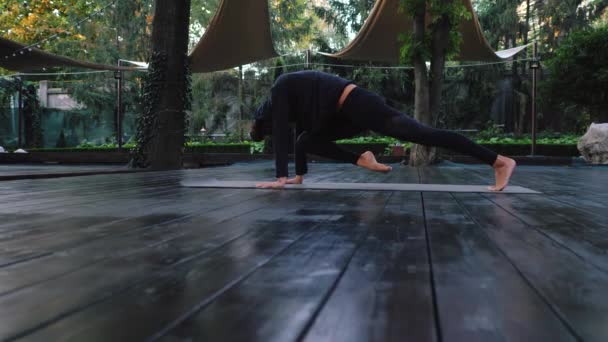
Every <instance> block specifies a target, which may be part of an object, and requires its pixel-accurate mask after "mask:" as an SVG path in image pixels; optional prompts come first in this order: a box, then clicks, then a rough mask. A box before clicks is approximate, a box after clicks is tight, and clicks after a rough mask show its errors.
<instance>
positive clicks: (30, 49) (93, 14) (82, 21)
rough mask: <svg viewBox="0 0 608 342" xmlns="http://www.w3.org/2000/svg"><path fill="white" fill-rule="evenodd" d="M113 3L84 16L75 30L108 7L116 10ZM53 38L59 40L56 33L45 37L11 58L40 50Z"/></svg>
mask: <svg viewBox="0 0 608 342" xmlns="http://www.w3.org/2000/svg"><path fill="white" fill-rule="evenodd" d="M115 3H116V0H112V2H110V3H108V4H106V5H105V6H103V7H102V8H100V9H98V10H96V11H94V12H93V13H91V14H89V15H88V16H86V17H85V18H84V19H82V20H80V21H78V22H77V23H76V28H77V29H80V27H81V24H82V23H84V22H92V19H91V18H92V17H93V16H95V15H104V14H105V12H104V10H105V9H106V8H108V7H112V8H116V6H115V5H116V4H115ZM67 32H68V33H67V34H68V35H69V34H71V33H69V31H67ZM55 38H59V34H57V33H56V34H54V35H52V36H49V37H47V38H46V39H43V40H41V41H38V42H36V43H33V44H30V45H27V46H24V47H22V48H20V49H17V50H15V51H14V53H13V57H17V54H21V55H23V54H24V53H25V52H26V51H27V52H31V51H33V49H34V48H36V49H40V47H41V46H42V44H43V43H46V42H48V41H50V40H51V39H55ZM9 58H10V55H6V56H4V59H9Z"/></svg>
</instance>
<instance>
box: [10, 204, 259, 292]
mask: <svg viewBox="0 0 608 342" xmlns="http://www.w3.org/2000/svg"><path fill="white" fill-rule="evenodd" d="M269 195H270V194H263V195H259V196H254V197H251V198H248V199H245V200H242V201H239V202H236V203H234V204H231V205H238V204H241V203H245V202H247V201H249V200H253V199H258V198H259V197H267V196H269ZM222 207H223V206H220V207H213V208H209V209H208V210H205V211H202V212H198V211H196V209H193V210H191V211H189V212H187V213H185V214H184V215H182V216H179V217H176V218H172V219H169V220H166V221H162V222H159V223H154V224H151V225H147V226H142V227H139V228H134V229H129V230H126V231H123V232H121V233H118V234H114V235H112V234H107V235H103V236H100V237H98V238H95V239H91V240H88V241H86V242H84V243H77V244H76V243H74V244H71V245H67V246H63V247H61V249H58V250H55V251H52V252H47V253H45V255H41V256H39V257H37V258H45V257H47V256H51V255H53V254H56V253H60V252H64V251H67V250H70V249H73V248H79V247H82V246H85V245H88V244H90V243H95V242H99V241H103V240H105V239H109V238H113V237H121V236H124V235H127V234H131V233H137V232H139V231H143V230H149V229H156V228H158V227H159V226H162V225H166V224H174V223H179V222H180V221H185V220H187V219H189V218H192V217H195V216H197V215H200V214H204V213H209V212H212V211H214V210H217V209H218V208H222ZM258 209H260V208H258ZM258 209H255V210H258ZM255 210H252V211H255ZM252 211H249V212H252ZM249 212H247V213H249ZM247 213H243V214H240V215H237V216H234V217H232V218H236V217H239V216H242V215H244V214H247ZM136 217H141V216H133V217H127V218H125V219H119V220H115V221H112V222H109V223H102V224H94V225H91V226H88V227H86V228H93V227H95V228H104V227H106V226H111V225H113V224H117V223H120V222H123V221H128V220H131V219H134V218H136ZM232 218H231V219H232ZM223 221H225V220H222V221H220V222H223ZM28 261H30V258H26V259H19V260H15V261H13V262H11V263H10V264H9V265H4V264H1V265H0V268H2V267H5V266H13V265H16V264H19V263H23V262H28ZM4 294H5V293H0V297H1V296H3V295H4Z"/></svg>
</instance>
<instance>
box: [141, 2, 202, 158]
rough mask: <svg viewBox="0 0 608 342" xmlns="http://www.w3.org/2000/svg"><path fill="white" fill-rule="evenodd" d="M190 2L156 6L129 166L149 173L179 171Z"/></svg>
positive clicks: (187, 94) (186, 103)
mask: <svg viewBox="0 0 608 342" xmlns="http://www.w3.org/2000/svg"><path fill="white" fill-rule="evenodd" d="M189 22H190V0H156V6H155V11H154V21H153V29H152V57H151V60H150V67H149V72H148V75H147V76H146V84H145V90H144V92H145V94H144V101H145V106H146V107H145V110H144V113H143V117H142V118H141V120H140V122H139V127H138V132H137V148H136V150H135V154H134V159H133V162H132V165H134V166H138V167H147V168H150V169H155V170H162V169H178V168H181V166H182V152H183V146H184V133H185V111H186V110H187V109H188V107H189V103H190V92H189V88H190V87H189V84H190V70H189V66H188V59H187V58H188V56H187V53H188V28H189Z"/></svg>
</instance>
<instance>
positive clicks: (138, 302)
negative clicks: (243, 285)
mask: <svg viewBox="0 0 608 342" xmlns="http://www.w3.org/2000/svg"><path fill="white" fill-rule="evenodd" d="M314 226H315V225H314V223H311V222H305V223H301V224H296V225H291V226H287V225H285V224H284V223H283V222H280V221H275V222H274V223H272V222H268V223H264V224H260V225H258V227H257V228H256V229H255V230H254V231H252V233H251V234H249V235H247V236H243V237H242V238H240V239H236V240H234V241H232V242H229V243H228V244H226V245H224V246H223V248H221V249H218V250H216V251H215V252H212V253H209V254H207V255H204V256H201V258H199V259H197V260H195V261H193V262H191V263H188V264H183V265H180V266H179V267H176V268H174V269H172V270H170V271H167V272H163V273H160V274H156V275H154V277H150V279H148V280H147V281H146V282H143V283H140V284H138V285H137V286H135V287H133V288H132V289H131V290H130V291H128V292H126V293H124V294H120V295H117V296H115V297H113V298H112V300H109V301H106V302H103V303H100V304H99V305H96V306H95V307H93V308H90V309H86V310H83V311H82V312H80V313H79V314H77V315H72V316H69V317H67V318H66V319H63V320H60V321H57V322H55V323H53V324H51V325H49V326H48V327H46V328H45V329H41V330H38V331H36V332H34V333H33V334H31V335H28V336H27V338H28V339H32V340H41V341H55V340H63V341H82V340H86V341H95V340H98V341H141V340H144V339H145V338H146V337H148V336H150V335H151V334H153V333H154V332H155V331H157V330H158V329H160V328H161V327H162V326H163V325H165V324H167V323H168V322H170V321H171V320H173V319H175V318H176V317H178V316H179V315H181V314H183V313H184V312H187V311H188V310H190V309H191V308H192V307H193V306H195V305H197V304H198V303H201V302H203V303H204V301H205V300H207V299H208V298H214V297H215V296H217V295H218V294H221V293H222V292H223V291H225V288H229V287H230V286H232V284H233V283H236V282H238V281H240V280H241V279H242V278H243V277H246V276H247V275H248V274H249V273H251V272H253V271H255V270H256V269H257V268H259V267H260V266H261V265H264V264H265V263H267V262H268V260H270V259H272V257H273V256H275V255H276V254H278V253H281V252H282V251H284V250H285V249H286V248H287V247H289V246H290V245H292V244H293V243H294V242H295V241H298V240H300V239H304V240H305V241H310V239H311V238H312V236H309V235H306V236H309V238H308V239H306V238H302V237H303V236H305V235H304V234H306V233H307V232H308V231H310V230H313V229H314ZM313 236H314V235H313ZM125 322H130V323H129V328H128V329H126V328H125Z"/></svg>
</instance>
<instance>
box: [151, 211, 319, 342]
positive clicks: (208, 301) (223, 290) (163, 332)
mask: <svg viewBox="0 0 608 342" xmlns="http://www.w3.org/2000/svg"><path fill="white" fill-rule="evenodd" d="M320 225H321V223H317V224H316V225H314V226H313V227H312V228H311V229H310V230H308V231H307V232H305V233H302V234H301V235H300V236H298V237H297V238H296V239H294V240H293V241H292V242H291V243H289V244H288V245H287V246H285V247H284V248H283V249H281V250H280V251H278V252H276V253H275V254H273V255H271V256H270V257H269V258H268V259H267V260H265V261H262V262H259V263H258V264H256V265H255V266H253V267H252V269H251V270H250V271H249V272H247V273H245V274H243V275H241V276H239V277H237V278H236V279H234V280H232V281H230V282H228V283H227V284H226V285H224V286H223V287H222V288H220V289H218V290H217V291H215V292H214V293H213V294H212V295H210V296H208V297H207V298H205V299H204V300H202V301H200V302H198V303H197V304H196V305H194V306H193V307H192V308H191V309H190V310H188V311H186V312H184V313H183V314H181V315H180V316H179V317H177V318H176V319H174V320H173V321H172V322H170V323H169V324H167V325H166V326H165V327H164V328H162V329H161V330H160V331H158V332H157V333H155V334H154V335H152V336H150V337H148V338H147V339H146V340H145V341H150V342H152V341H157V340H158V339H160V338H162V337H164V336H165V335H167V334H168V333H169V332H170V331H171V330H173V329H174V328H176V327H178V326H179V325H180V324H182V323H184V322H185V321H187V320H188V319H190V318H191V317H192V316H193V315H195V314H197V313H198V312H200V311H201V310H202V309H204V308H205V307H207V306H208V305H210V304H211V303H213V302H214V301H215V300H216V299H217V298H219V297H220V296H221V295H223V294H224V293H226V292H227V291H229V290H230V289H231V288H233V287H234V286H236V285H237V284H238V283H240V282H242V281H245V280H246V279H247V278H249V277H250V276H252V275H253V274H254V273H255V272H256V271H257V270H259V269H260V268H262V267H263V266H264V265H266V264H268V263H269V262H271V261H272V260H274V259H275V258H276V257H278V256H279V255H281V254H283V253H284V252H286V251H287V250H288V249H289V248H290V247H291V246H292V245H294V244H295V243H297V242H298V241H300V240H301V239H302V238H304V237H305V236H307V235H309V234H311V233H312V232H313V231H314V230H316V229H317V228H318V227H319V226H320Z"/></svg>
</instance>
